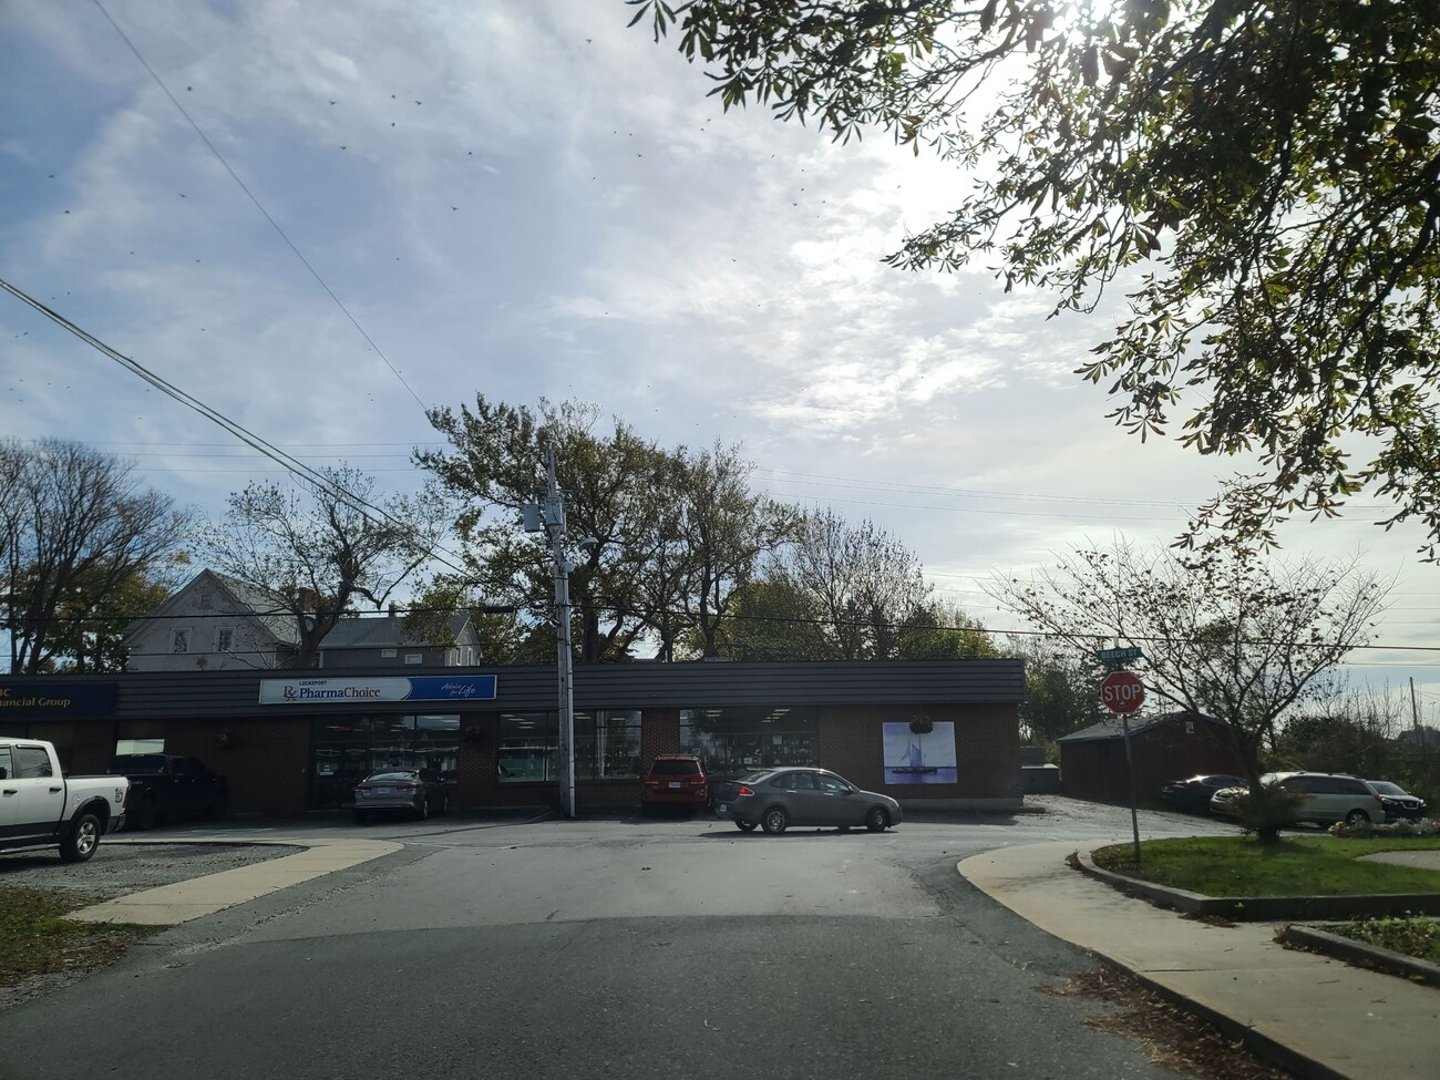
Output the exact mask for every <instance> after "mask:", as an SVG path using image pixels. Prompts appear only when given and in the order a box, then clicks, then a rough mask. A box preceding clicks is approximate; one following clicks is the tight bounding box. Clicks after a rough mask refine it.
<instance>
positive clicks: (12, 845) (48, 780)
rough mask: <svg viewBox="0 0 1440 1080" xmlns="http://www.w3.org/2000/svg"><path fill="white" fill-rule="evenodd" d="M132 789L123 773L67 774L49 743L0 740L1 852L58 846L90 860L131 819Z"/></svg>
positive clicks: (73, 857)
mask: <svg viewBox="0 0 1440 1080" xmlns="http://www.w3.org/2000/svg"><path fill="white" fill-rule="evenodd" d="M129 793H130V781H128V780H126V779H125V778H124V777H123V776H64V775H62V773H61V770H60V759H59V758H58V757H57V756H56V755H55V747H54V746H52V745H51V744H50V743H48V742H42V741H40V740H38V739H0V851H14V850H16V849H18V848H33V847H50V846H52V845H53V846H55V847H57V848H59V850H60V858H62V859H64V860H65V861H66V862H84V861H85V860H86V859H88V858H90V856H92V855H94V854H95V849H96V848H97V847H99V846H100V838H101V837H102V836H104V835H105V834H106V833H110V832H114V831H115V830H116V829H118V828H120V827H121V826H122V825H123V824H124V823H125V799H126V796H128V795H129Z"/></svg>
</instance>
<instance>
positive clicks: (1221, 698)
mask: <svg viewBox="0 0 1440 1080" xmlns="http://www.w3.org/2000/svg"><path fill="white" fill-rule="evenodd" d="M991 594H992V595H993V596H994V597H995V599H996V600H998V601H999V602H1000V603H1001V605H1002V606H1004V607H1006V608H1008V609H1009V610H1010V611H1012V612H1014V613H1015V614H1017V615H1020V616H1022V617H1023V618H1025V619H1026V620H1027V621H1029V622H1030V623H1031V624H1032V625H1034V626H1036V627H1037V628H1039V629H1041V630H1043V631H1045V632H1046V633H1048V634H1051V635H1053V636H1054V637H1055V638H1056V639H1058V640H1060V641H1063V642H1065V643H1066V644H1067V645H1068V646H1069V648H1070V650H1071V652H1072V654H1074V655H1075V656H1076V657H1077V659H1078V658H1079V657H1081V656H1083V655H1084V654H1085V653H1087V652H1090V651H1091V650H1093V649H1094V648H1096V647H1097V645H1101V644H1109V643H1112V642H1115V643H1120V644H1123V645H1134V646H1139V647H1140V648H1142V649H1143V650H1144V654H1145V655H1144V660H1143V661H1141V662H1139V663H1138V664H1137V668H1138V670H1139V673H1140V674H1141V675H1142V677H1143V678H1144V680H1145V685H1146V689H1147V691H1148V692H1149V694H1151V695H1152V696H1154V697H1155V698H1158V699H1159V700H1160V701H1161V702H1166V703H1169V704H1170V705H1172V706H1174V707H1175V708H1178V709H1182V710H1185V711H1187V712H1191V713H1198V714H1201V715H1206V716H1213V717H1217V718H1218V719H1220V720H1222V721H1224V724H1223V726H1222V728H1221V729H1220V730H1221V732H1222V735H1221V737H1222V738H1224V739H1225V740H1226V743H1227V745H1228V746H1229V748H1230V750H1231V752H1232V753H1233V754H1234V757H1235V761H1236V764H1237V767H1238V769H1239V770H1240V771H1241V772H1242V773H1243V775H1244V776H1245V777H1246V779H1247V781H1248V782H1249V785H1250V792H1251V799H1252V800H1253V802H1254V805H1256V806H1261V805H1262V804H1263V803H1264V802H1265V799H1266V797H1267V793H1266V791H1265V790H1264V788H1263V787H1262V785H1261V784H1260V774H1261V772H1260V750H1261V748H1262V747H1264V746H1269V747H1273V746H1274V745H1275V739H1276V735H1277V733H1278V729H1279V725H1280V722H1281V719H1282V718H1283V717H1284V716H1286V714H1287V713H1288V712H1289V711H1291V710H1294V709H1298V708H1299V707H1300V706H1303V705H1305V704H1306V703H1307V702H1312V701H1315V700H1321V699H1324V698H1325V697H1327V696H1328V695H1329V693H1330V692H1331V690H1332V689H1333V686H1334V678H1335V668H1336V665H1337V664H1339V662H1340V661H1341V660H1342V659H1343V658H1344V657H1345V655H1346V654H1347V653H1348V652H1349V651H1350V650H1351V649H1353V648H1355V647H1356V646H1358V645H1363V644H1364V643H1365V641H1367V640H1368V635H1369V633H1370V631H1371V629H1372V627H1373V621H1372V620H1373V619H1374V617H1375V616H1376V615H1377V614H1378V613H1379V612H1380V611H1381V610H1382V608H1383V605H1384V595H1385V590H1384V589H1383V588H1382V587H1381V586H1380V585H1379V584H1378V583H1377V582H1376V580H1375V579H1374V578H1373V577H1371V576H1369V575H1366V574H1362V573H1360V572H1358V571H1357V570H1356V569H1355V567H1354V565H1353V564H1343V563H1320V562H1303V563H1298V564H1294V565H1288V566H1287V565H1285V564H1281V563H1278V562H1267V561H1266V560H1265V559H1263V558H1262V557H1261V556H1260V555H1258V554H1257V553H1256V552H1254V551H1253V550H1252V549H1249V548H1246V547H1243V546H1240V545H1234V546H1231V547H1228V548H1220V549H1215V550H1213V551H1211V552H1210V553H1208V554H1207V555H1205V556H1203V557H1200V558H1196V557H1192V556H1190V555H1187V554H1185V553H1182V552H1180V551H1176V550H1171V549H1164V548H1162V549H1159V550H1155V551H1143V550H1141V549H1138V548H1136V547H1134V546H1132V545H1130V544H1127V543H1124V542H1118V541H1117V542H1116V543H1115V544H1114V545H1113V546H1111V547H1109V548H1087V549H1080V550H1077V551H1075V552H1073V553H1072V554H1070V555H1068V556H1065V557H1063V558H1061V559H1060V561H1059V565H1058V568H1057V569H1056V570H1053V571H1047V572H1043V573H1040V574H1039V575H1037V577H1036V578H1035V579H1033V580H1032V581H1030V582H1022V581H1020V580H1019V579H1005V578H997V579H996V581H995V582H994V583H993V585H992V587H991ZM1275 829H1276V826H1275V825H1274V823H1269V824H1266V823H1262V827H1261V828H1260V830H1259V831H1260V832H1261V834H1262V838H1265V839H1273V838H1274V836H1275V835H1276V832H1275Z"/></svg>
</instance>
